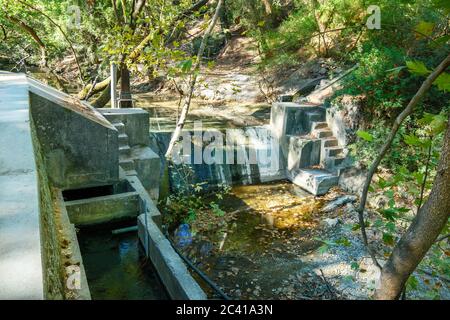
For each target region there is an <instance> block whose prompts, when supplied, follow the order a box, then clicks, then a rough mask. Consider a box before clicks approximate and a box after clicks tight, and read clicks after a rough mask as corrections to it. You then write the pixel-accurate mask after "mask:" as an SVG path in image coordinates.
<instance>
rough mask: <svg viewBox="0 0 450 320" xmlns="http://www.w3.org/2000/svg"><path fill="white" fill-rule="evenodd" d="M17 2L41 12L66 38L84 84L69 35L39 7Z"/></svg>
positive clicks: (20, 0)
mask: <svg viewBox="0 0 450 320" xmlns="http://www.w3.org/2000/svg"><path fill="white" fill-rule="evenodd" d="M17 1H18V2H20V3H21V4H23V5H24V6H27V7H28V8H30V9H32V10H34V11H36V12H39V13H40V14H42V15H43V16H44V17H46V18H47V19H48V20H49V21H50V22H51V23H52V24H53V25H54V26H55V27H57V28H58V29H59V31H60V32H61V34H62V35H63V37H64V39H66V41H67V43H68V44H69V46H70V49H71V51H72V53H73V55H74V57H75V62H76V64H77V67H78V72H79V77H80V80H81V83H82V84H83V85H84V80H83V71H82V70H81V66H80V62H79V60H78V56H77V53H76V52H75V49H74V47H73V45H72V42H71V41H70V40H69V37H67V34H66V33H65V32H64V30H63V29H62V28H61V26H60V25H59V24H57V23H56V22H55V21H54V20H53V19H52V18H51V17H50V16H49V15H47V14H46V13H45V12H43V11H42V10H41V9H39V8H36V7H33V6H32V5H30V4H29V3H27V2H25V1H23V0H17Z"/></svg>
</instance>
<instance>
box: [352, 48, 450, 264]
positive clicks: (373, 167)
mask: <svg viewBox="0 0 450 320" xmlns="http://www.w3.org/2000/svg"><path fill="white" fill-rule="evenodd" d="M449 65H450V55H448V56H447V57H446V58H445V59H444V60H443V61H442V62H441V63H440V64H439V66H438V67H437V68H436V69H435V70H434V71H433V72H432V73H431V74H430V75H429V76H428V78H427V79H426V80H425V81H424V82H423V83H422V85H421V87H420V88H419V90H418V91H417V92H416V94H415V95H414V97H413V98H412V99H411V101H410V102H409V103H408V105H407V106H406V108H405V109H404V110H403V111H402V113H400V114H399V115H398V116H397V118H396V119H395V121H394V125H393V126H392V129H391V132H390V134H389V136H388V138H387V139H386V142H385V144H384V145H383V147H382V148H381V150H380V152H379V154H378V156H377V157H376V159H375V160H374V161H373V163H372V165H371V166H370V169H369V172H368V174H367V178H366V181H365V183H364V188H363V192H362V194H361V200H360V204H359V207H358V217H359V224H360V227H361V235H362V238H363V241H364V244H365V246H366V248H367V250H368V251H369V254H370V256H371V257H372V260H373V262H374V264H375V265H376V266H378V267H379V268H380V269H381V266H380V264H379V263H378V260H377V259H376V257H375V253H374V252H373V250H372V248H371V247H370V245H369V242H368V240H367V234H366V226H365V221H364V209H365V207H366V201H367V194H368V192H369V187H370V183H371V182H372V178H373V175H374V174H375V172H376V171H377V168H378V165H379V164H380V162H381V160H382V159H383V158H384V156H385V155H386V153H387V151H388V150H389V148H390V147H391V144H392V141H393V140H394V138H395V135H396V134H397V131H398V129H399V128H400V126H401V124H402V123H403V121H404V120H405V119H406V118H407V117H408V116H409V115H410V114H411V113H413V111H414V108H415V106H416V105H417V104H418V103H419V102H420V100H421V99H422V98H423V96H424V95H425V93H426V92H427V91H428V90H429V89H430V87H431V86H432V84H433V82H434V81H435V80H436V79H437V77H438V76H439V75H440V74H441V73H443V72H444V71H445V69H446V68H447V67H448V66H449Z"/></svg>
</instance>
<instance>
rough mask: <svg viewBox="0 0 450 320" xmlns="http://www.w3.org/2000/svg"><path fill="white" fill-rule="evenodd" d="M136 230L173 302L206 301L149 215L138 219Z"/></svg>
mask: <svg viewBox="0 0 450 320" xmlns="http://www.w3.org/2000/svg"><path fill="white" fill-rule="evenodd" d="M138 230H139V231H138V233H139V239H140V241H141V243H142V245H143V246H144V249H145V252H146V255H147V256H148V257H150V259H151V260H152V262H153V265H154V266H155V268H156V270H157V271H158V274H159V277H160V278H161V280H162V282H163V283H164V285H165V287H166V289H167V292H168V293H169V295H170V297H171V298H172V299H175V300H206V298H207V297H206V294H205V292H204V291H203V290H202V289H201V288H200V286H199V285H198V283H197V282H196V281H195V280H194V279H193V278H192V276H191V275H190V273H189V271H188V270H187V268H186V266H185V265H184V263H183V261H182V260H181V258H180V256H179V255H178V254H177V253H176V252H175V250H174V249H173V248H172V245H171V244H170V242H169V240H167V238H166V237H165V236H164V235H163V234H162V232H161V230H160V229H159V228H158V226H157V225H156V224H155V222H154V221H153V219H152V217H151V215H145V214H142V215H140V216H139V217H138Z"/></svg>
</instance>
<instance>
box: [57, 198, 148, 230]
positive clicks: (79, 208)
mask: <svg viewBox="0 0 450 320" xmlns="http://www.w3.org/2000/svg"><path fill="white" fill-rule="evenodd" d="M65 204H66V209H67V213H68V214H69V218H70V222H71V223H73V224H74V225H76V226H86V225H95V224H100V223H106V222H111V221H114V220H120V219H125V218H132V217H136V216H138V215H139V213H140V212H141V207H140V199H139V194H138V193H137V192H126V193H120V194H114V195H109V196H103V197H95V198H89V199H81V200H73V201H66V203H65Z"/></svg>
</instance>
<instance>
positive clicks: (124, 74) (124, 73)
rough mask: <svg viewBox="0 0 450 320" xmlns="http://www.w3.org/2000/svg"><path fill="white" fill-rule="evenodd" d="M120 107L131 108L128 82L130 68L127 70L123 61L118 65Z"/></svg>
mask: <svg viewBox="0 0 450 320" xmlns="http://www.w3.org/2000/svg"><path fill="white" fill-rule="evenodd" d="M119 98H120V105H119V107H120V108H132V107H133V103H132V102H131V99H132V96H131V84H130V70H128V68H127V66H126V65H125V63H123V64H122V66H121V67H120V97H119Z"/></svg>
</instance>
